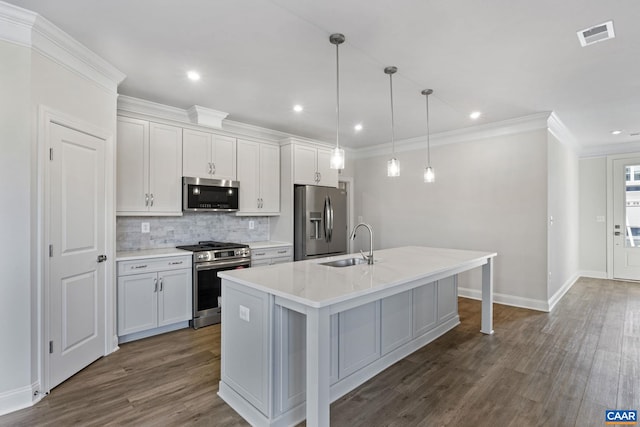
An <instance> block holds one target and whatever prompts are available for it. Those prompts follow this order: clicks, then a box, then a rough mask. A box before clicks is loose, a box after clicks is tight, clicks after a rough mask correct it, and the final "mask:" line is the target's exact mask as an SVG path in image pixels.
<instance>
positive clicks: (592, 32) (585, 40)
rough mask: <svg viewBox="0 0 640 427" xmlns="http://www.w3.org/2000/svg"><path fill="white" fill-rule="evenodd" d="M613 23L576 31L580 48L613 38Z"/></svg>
mask: <svg viewBox="0 0 640 427" xmlns="http://www.w3.org/2000/svg"><path fill="white" fill-rule="evenodd" d="M615 36H616V35H615V33H614V32H613V21H609V22H605V23H603V24H598V25H595V26H593V27H591V28H587V29H585V30H580V31H578V39H579V40H580V44H581V45H582V47H585V46H589V45H592V44H594V43H598V42H603V41H605V40H609V39H612V38H614V37H615Z"/></svg>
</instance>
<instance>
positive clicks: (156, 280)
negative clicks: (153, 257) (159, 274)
mask: <svg viewBox="0 0 640 427" xmlns="http://www.w3.org/2000/svg"><path fill="white" fill-rule="evenodd" d="M153 292H158V279H157V278H156V279H153Z"/></svg>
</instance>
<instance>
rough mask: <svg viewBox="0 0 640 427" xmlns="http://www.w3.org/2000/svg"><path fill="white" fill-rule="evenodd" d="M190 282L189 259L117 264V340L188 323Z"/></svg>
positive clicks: (142, 260)
mask: <svg viewBox="0 0 640 427" xmlns="http://www.w3.org/2000/svg"><path fill="white" fill-rule="evenodd" d="M191 278H192V270H191V256H180V257H165V258H152V259H138V260H134V261H119V262H118V308H117V312H118V336H120V337H123V336H126V335H130V334H134V333H139V332H143V331H148V330H153V329H155V328H161V327H164V326H168V325H172V324H175V323H179V322H184V321H188V320H191V318H192V306H193V305H192V304H193V302H192V281H191ZM149 335H153V333H152V334H149ZM147 336H148V335H147ZM125 340H126V339H125ZM121 342H122V341H121Z"/></svg>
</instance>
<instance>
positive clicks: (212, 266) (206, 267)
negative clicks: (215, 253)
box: [194, 259, 251, 271]
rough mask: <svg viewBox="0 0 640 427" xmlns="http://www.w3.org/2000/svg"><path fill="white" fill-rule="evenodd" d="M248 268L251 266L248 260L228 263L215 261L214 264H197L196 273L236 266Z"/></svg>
mask: <svg viewBox="0 0 640 427" xmlns="http://www.w3.org/2000/svg"><path fill="white" fill-rule="evenodd" d="M242 265H244V266H247V267H249V266H250V265H251V261H249V260H248V259H244V260H242V261H226V262H220V261H213V262H204V263H201V264H195V266H194V267H195V269H196V271H201V270H215V269H217V268H219V267H235V266H238V267H240V266H242Z"/></svg>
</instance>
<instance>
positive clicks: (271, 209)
mask: <svg viewBox="0 0 640 427" xmlns="http://www.w3.org/2000/svg"><path fill="white" fill-rule="evenodd" d="M260 197H261V198H262V211H263V212H266V213H277V212H280V147H276V146H273V145H267V144H262V146H261V147H260Z"/></svg>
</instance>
